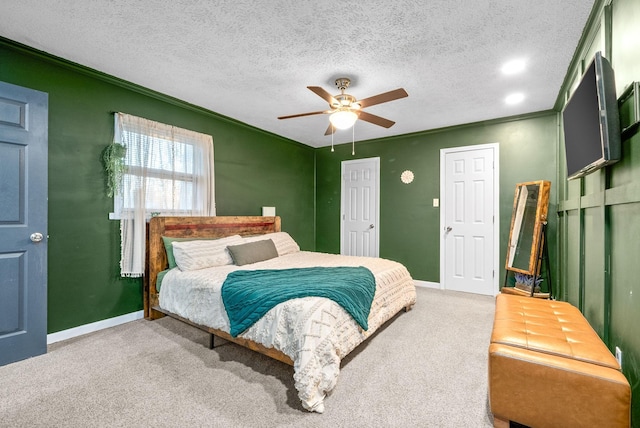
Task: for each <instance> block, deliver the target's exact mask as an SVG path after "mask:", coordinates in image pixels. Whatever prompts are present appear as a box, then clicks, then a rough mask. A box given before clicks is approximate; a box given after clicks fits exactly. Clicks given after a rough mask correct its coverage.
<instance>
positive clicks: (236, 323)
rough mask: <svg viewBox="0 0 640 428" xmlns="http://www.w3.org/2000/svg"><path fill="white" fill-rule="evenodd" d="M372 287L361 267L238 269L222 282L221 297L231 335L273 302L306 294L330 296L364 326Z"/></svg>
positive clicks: (370, 279)
mask: <svg viewBox="0 0 640 428" xmlns="http://www.w3.org/2000/svg"><path fill="white" fill-rule="evenodd" d="M375 291H376V280H375V278H374V276H373V274H372V273H371V271H370V270H369V269H367V268H365V267H344V266H341V267H311V268H300V269H276V270H270V269H269V270H239V271H234V272H231V273H230V274H229V275H228V276H227V279H226V280H225V281H224V284H222V301H223V303H224V307H225V309H226V310H227V315H228V316H229V322H230V324H231V331H230V333H231V335H232V336H233V337H236V336H237V335H238V334H240V333H242V332H243V331H245V330H246V329H247V328H249V327H251V326H252V325H253V324H254V323H255V322H256V321H258V320H259V319H260V318H262V316H263V315H264V314H266V313H267V312H269V310H270V309H271V308H273V307H274V306H276V305H277V304H279V303H282V302H284V301H287V300H290V299H296V298H299V297H309V296H317V297H326V298H328V299H331V300H333V301H334V302H336V303H338V304H339V305H340V306H342V307H343V308H344V309H345V310H346V311H347V312H348V313H349V314H350V315H351V316H352V317H353V319H354V320H356V322H357V323H358V324H360V326H361V327H362V328H363V329H365V330H367V329H368V328H369V326H368V324H367V320H368V319H369V312H370V311H371V302H373V296H374V294H375Z"/></svg>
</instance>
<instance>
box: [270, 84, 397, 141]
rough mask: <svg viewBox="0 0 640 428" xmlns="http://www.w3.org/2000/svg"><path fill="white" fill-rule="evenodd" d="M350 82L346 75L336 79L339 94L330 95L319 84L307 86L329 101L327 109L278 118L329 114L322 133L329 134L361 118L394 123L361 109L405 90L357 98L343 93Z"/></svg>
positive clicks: (378, 122)
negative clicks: (326, 126)
mask: <svg viewBox="0 0 640 428" xmlns="http://www.w3.org/2000/svg"><path fill="white" fill-rule="evenodd" d="M350 84H351V80H350V79H348V78H346V77H341V78H339V79H336V86H337V87H338V89H340V94H338V95H335V96H333V95H331V94H330V93H329V92H327V91H325V90H324V89H322V88H321V87H319V86H307V88H308V89H310V90H311V92H313V93H314V94H316V95H318V96H319V97H320V98H322V99H324V100H325V101H326V102H328V103H329V110H322V111H314V112H310V113H301V114H293V115H290V116H280V117H279V118H278V119H292V118H294V117H303V116H312V115H316V114H330V115H331V116H329V121H330V122H331V123H330V124H329V128H327V131H326V132H325V133H324V135H331V134H333V133H334V132H336V129H348V128H350V127H351V126H352V125H353V124H354V123H355V121H356V120H358V119H361V120H364V121H365V122H369V123H373V124H374V125H378V126H382V127H384V128H390V127H392V126H393V124H394V123H395V122H394V121H392V120H389V119H385V118H384V117H380V116H376V115H375V114H371V113H367V112H366V111H363V110H362V109H363V108H365V107H370V106H373V105H376V104H382V103H386V102H389V101H393V100H397V99H399V98H404V97H407V96H409V94H407V91H405V90H404V89H402V88H399V89H396V90H393V91H389V92H384V93H382V94H378V95H374V96H372V97H369V98H365V99H362V100H357V99H356V97H354V96H353V95H349V94H347V93H345V90H346V89H347V88H348V87H349V85H350Z"/></svg>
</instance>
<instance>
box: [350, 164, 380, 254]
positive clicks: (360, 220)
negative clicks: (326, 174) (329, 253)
mask: <svg viewBox="0 0 640 428" xmlns="http://www.w3.org/2000/svg"><path fill="white" fill-rule="evenodd" d="M379 179H380V158H369V159H358V160H353V161H344V162H342V186H341V187H342V198H341V199H342V213H341V215H342V219H341V222H340V236H341V238H340V254H346V255H350V256H366V257H378V253H379V248H378V239H379V231H378V217H379V212H380V208H379V200H380V192H379V189H378V181H379Z"/></svg>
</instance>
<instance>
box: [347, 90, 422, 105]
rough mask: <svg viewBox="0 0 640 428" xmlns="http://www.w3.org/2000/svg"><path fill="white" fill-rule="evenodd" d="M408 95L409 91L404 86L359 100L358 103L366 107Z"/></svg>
mask: <svg viewBox="0 0 640 428" xmlns="http://www.w3.org/2000/svg"><path fill="white" fill-rule="evenodd" d="M408 96H409V94H407V91H405V90H404V89H402V88H399V89H396V90H393V91H389V92H384V93H382V94H378V95H374V96H372V97H369V98H365V99H363V100H359V101H358V104H360V107H362V108H365V107H369V106H373V105H376V104H382V103H386V102H389V101H393V100H397V99H399V98H404V97H408Z"/></svg>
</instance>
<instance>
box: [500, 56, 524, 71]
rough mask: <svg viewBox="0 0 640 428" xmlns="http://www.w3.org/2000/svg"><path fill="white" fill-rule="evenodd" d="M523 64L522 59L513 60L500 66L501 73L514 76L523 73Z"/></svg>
mask: <svg viewBox="0 0 640 428" xmlns="http://www.w3.org/2000/svg"><path fill="white" fill-rule="evenodd" d="M524 67H525V62H524V60H523V59H514V60H513V61H509V62H507V63H505V64H504V65H503V66H502V72H503V73H504V74H516V73H521V72H522V71H524Z"/></svg>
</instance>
